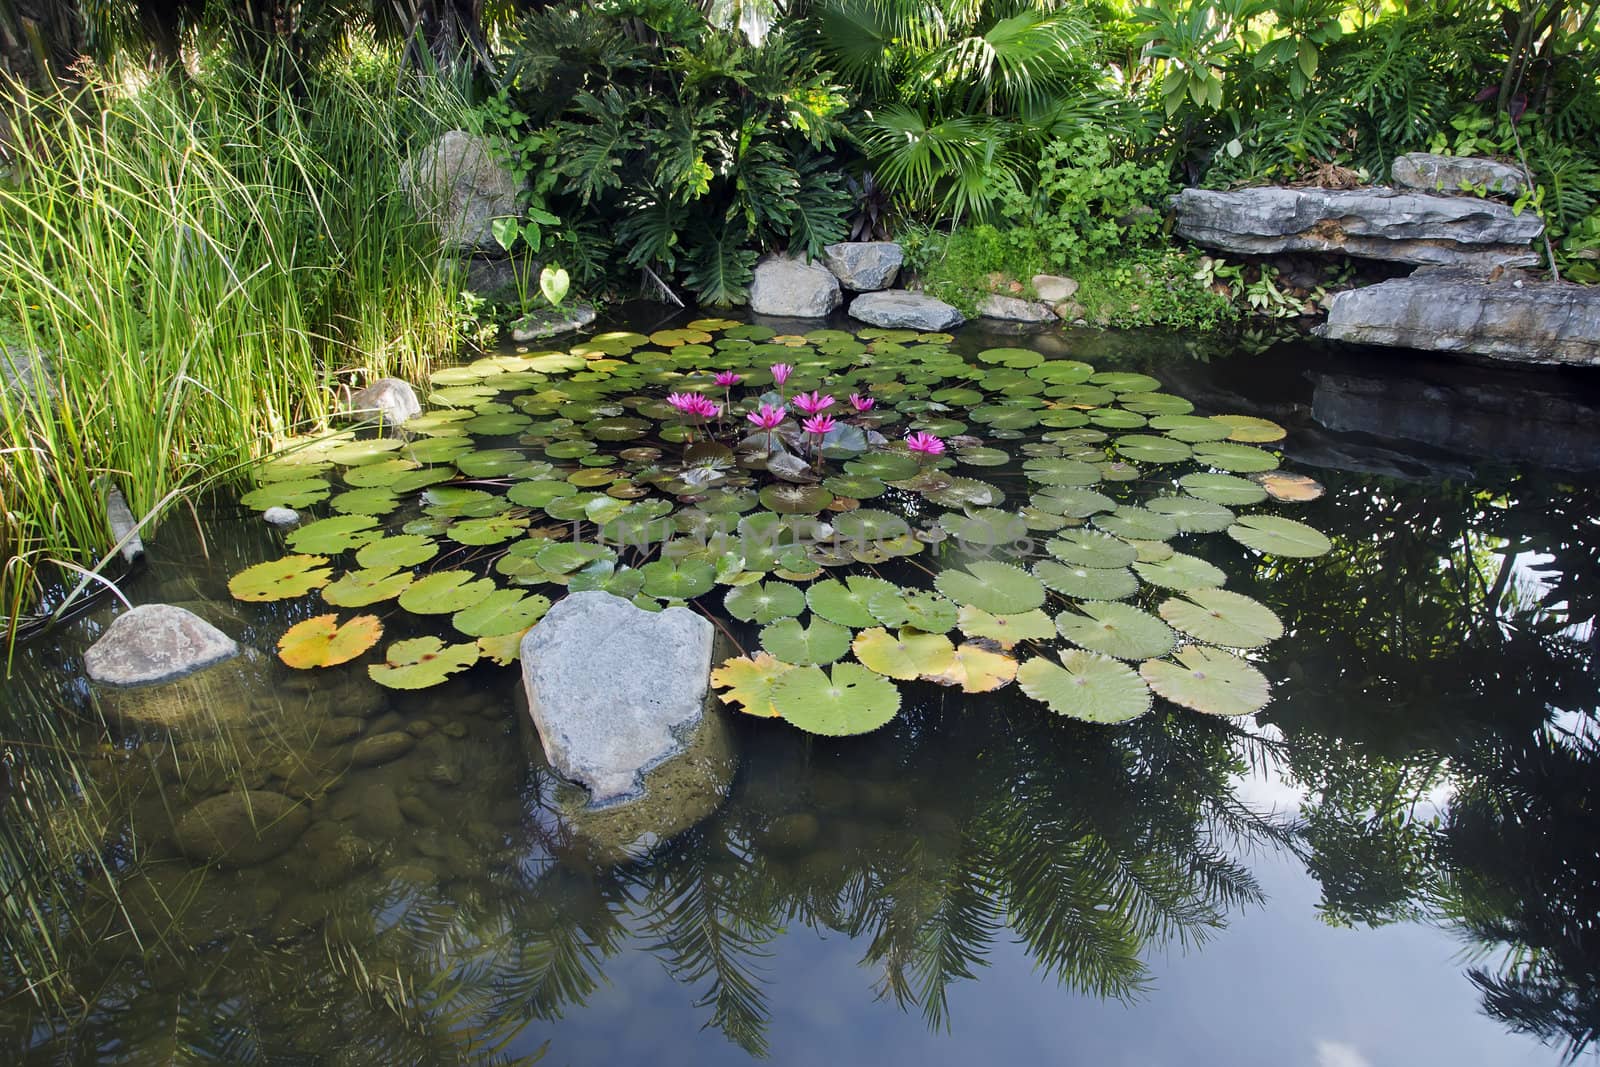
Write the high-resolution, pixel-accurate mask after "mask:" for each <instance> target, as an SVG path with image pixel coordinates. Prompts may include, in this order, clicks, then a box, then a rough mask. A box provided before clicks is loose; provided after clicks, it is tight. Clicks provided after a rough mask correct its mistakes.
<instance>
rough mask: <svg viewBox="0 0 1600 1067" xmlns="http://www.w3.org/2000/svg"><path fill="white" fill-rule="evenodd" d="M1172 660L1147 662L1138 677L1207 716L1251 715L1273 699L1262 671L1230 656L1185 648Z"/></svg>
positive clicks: (1173, 699) (1217, 650) (1158, 691)
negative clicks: (1174, 661)
mask: <svg viewBox="0 0 1600 1067" xmlns="http://www.w3.org/2000/svg"><path fill="white" fill-rule="evenodd" d="M1173 659H1175V660H1176V661H1177V662H1176V663H1173V662H1169V661H1167V660H1160V659H1152V660H1146V661H1145V662H1144V663H1143V664H1141V665H1140V666H1139V674H1140V675H1141V676H1142V677H1143V678H1144V680H1145V681H1146V682H1147V683H1149V685H1150V688H1151V689H1154V690H1155V691H1156V692H1157V693H1158V694H1160V695H1161V696H1162V697H1164V698H1165V699H1167V700H1170V701H1172V703H1174V704H1180V705H1182V706H1183V707H1186V708H1192V709H1194V710H1195V711H1203V712H1206V713H1207V714H1210V715H1250V714H1252V713H1254V712H1257V711H1260V710H1261V709H1262V708H1264V707H1266V706H1267V702H1268V701H1270V700H1271V699H1272V689H1271V686H1270V685H1269V684H1268V682H1267V679H1266V678H1265V677H1264V676H1263V675H1262V674H1261V672H1260V671H1258V670H1256V669H1255V668H1254V667H1252V666H1250V664H1248V663H1246V662H1245V661H1244V660H1242V659H1240V658H1239V657H1238V656H1235V655H1232V654H1231V653H1228V652H1224V651H1222V650H1221V649H1216V648H1206V647H1205V646H1204V645H1187V646H1185V647H1183V648H1180V649H1179V650H1178V651H1177V652H1175V653H1174V654H1173Z"/></svg>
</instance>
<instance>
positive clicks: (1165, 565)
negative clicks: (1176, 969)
mask: <svg viewBox="0 0 1600 1067" xmlns="http://www.w3.org/2000/svg"><path fill="white" fill-rule="evenodd" d="M1133 569H1134V572H1135V573H1136V574H1138V575H1139V577H1141V578H1143V579H1144V580H1145V581H1147V582H1149V583H1150V584H1151V585H1159V586H1161V587H1162V588H1163V589H1176V590H1178V591H1180V592H1187V591H1188V590H1190V589H1215V588H1217V587H1218V586H1220V585H1222V584H1223V583H1224V582H1226V581H1227V580H1228V576H1227V575H1226V574H1224V573H1223V571H1222V569H1221V568H1219V567H1216V566H1214V565H1213V564H1211V563H1208V562H1207V561H1206V560H1203V559H1201V558H1200V557H1199V556H1191V555H1188V554H1187V553H1183V552H1174V553H1172V554H1171V555H1169V556H1168V557H1167V558H1166V559H1163V560H1155V561H1148V562H1147V561H1143V560H1141V561H1140V562H1138V563H1135V564H1134V565H1133Z"/></svg>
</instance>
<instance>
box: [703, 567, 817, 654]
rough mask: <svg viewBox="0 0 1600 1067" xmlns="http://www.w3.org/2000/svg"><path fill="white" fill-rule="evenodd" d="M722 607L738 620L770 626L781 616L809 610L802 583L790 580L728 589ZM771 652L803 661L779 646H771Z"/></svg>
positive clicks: (783, 617)
mask: <svg viewBox="0 0 1600 1067" xmlns="http://www.w3.org/2000/svg"><path fill="white" fill-rule="evenodd" d="M722 606H723V607H724V608H726V609H727V611H728V614H729V615H732V616H733V617H734V618H736V619H742V620H744V621H745V622H753V623H757V624H759V625H766V624H767V623H769V622H774V621H776V620H778V619H788V618H793V617H794V616H796V615H798V614H800V613H801V612H802V611H804V610H805V609H806V595H805V593H803V592H802V591H801V590H800V587H799V586H794V585H790V584H789V583H788V582H777V581H771V582H761V583H758V584H754V585H743V586H739V587H738V588H735V589H730V590H728V594H727V596H725V597H724V598H723V600H722ZM767 651H769V652H771V653H772V654H773V655H775V656H777V657H778V658H779V659H781V660H787V661H788V662H790V663H800V662H803V661H801V660H796V659H790V658H789V657H788V656H785V655H783V654H781V653H779V652H778V651H776V650H775V649H771V648H768V649H767Z"/></svg>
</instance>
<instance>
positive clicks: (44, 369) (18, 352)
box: [0, 344, 56, 403]
mask: <svg viewBox="0 0 1600 1067" xmlns="http://www.w3.org/2000/svg"><path fill="white" fill-rule="evenodd" d="M54 374H55V371H54V369H53V368H52V367H51V366H50V359H49V357H48V356H46V355H45V354H44V352H42V351H40V350H39V349H37V348H21V347H17V348H12V347H8V346H6V345H3V344H0V389H6V390H12V389H15V390H16V391H17V392H18V394H19V395H22V396H26V397H28V398H30V399H32V400H33V401H34V402H35V403H37V402H39V401H41V400H45V401H48V400H54V399H55V395H56V387H55V379H54Z"/></svg>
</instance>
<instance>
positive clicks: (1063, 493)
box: [1033, 488, 1117, 519]
mask: <svg viewBox="0 0 1600 1067" xmlns="http://www.w3.org/2000/svg"><path fill="white" fill-rule="evenodd" d="M1033 503H1034V506H1036V507H1038V508H1040V509H1041V510H1043V511H1048V512H1051V513H1052V514H1055V515H1065V516H1066V517H1068V518H1072V519H1087V518H1088V517H1089V516H1090V515H1095V514H1098V513H1099V512H1102V511H1115V510H1116V508H1117V502H1116V501H1115V500H1112V499H1111V498H1110V497H1108V496H1106V495H1105V494H1104V493H1101V492H1097V491H1096V490H1093V489H1085V488H1059V489H1049V490H1044V491H1041V492H1038V493H1035V494H1033Z"/></svg>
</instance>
